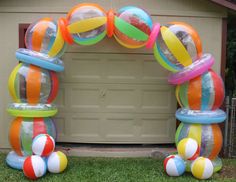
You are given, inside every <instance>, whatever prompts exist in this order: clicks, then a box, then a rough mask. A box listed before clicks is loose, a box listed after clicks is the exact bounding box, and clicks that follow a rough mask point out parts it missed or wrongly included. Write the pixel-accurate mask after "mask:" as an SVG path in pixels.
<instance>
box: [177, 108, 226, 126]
mask: <svg viewBox="0 0 236 182" xmlns="http://www.w3.org/2000/svg"><path fill="white" fill-rule="evenodd" d="M175 116H176V118H177V119H178V120H180V121H182V122H184V123H199V124H212V123H221V122H224V120H225V119H226V114H225V112H224V111H222V110H220V109H217V110H214V111H201V110H189V109H185V108H181V109H178V110H177V111H176V113H175Z"/></svg>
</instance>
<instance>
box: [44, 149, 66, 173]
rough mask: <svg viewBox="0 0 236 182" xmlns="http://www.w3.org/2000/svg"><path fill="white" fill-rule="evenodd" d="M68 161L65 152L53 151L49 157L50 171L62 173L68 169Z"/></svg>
mask: <svg viewBox="0 0 236 182" xmlns="http://www.w3.org/2000/svg"><path fill="white" fill-rule="evenodd" d="M67 163H68V161H67V157H66V155H65V154H64V153H63V152H60V151H57V152H53V153H51V155H50V156H49V157H48V159H47V166H48V171H49V172H51V173H61V172H63V171H64V170H65V169H66V167H67Z"/></svg>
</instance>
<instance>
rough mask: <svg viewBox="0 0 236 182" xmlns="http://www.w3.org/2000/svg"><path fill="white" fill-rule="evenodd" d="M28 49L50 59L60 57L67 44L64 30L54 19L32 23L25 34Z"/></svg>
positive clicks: (43, 19)
mask: <svg viewBox="0 0 236 182" xmlns="http://www.w3.org/2000/svg"><path fill="white" fill-rule="evenodd" d="M25 45H26V48H27V49H29V50H32V51H36V52H39V53H43V54H45V56H49V57H60V56H62V54H63V53H64V51H65V48H66V44H65V41H64V39H63V37H62V30H61V29H60V28H59V26H58V25H57V22H55V21H54V20H53V19H52V18H42V19H39V20H38V21H36V22H34V23H32V24H31V25H30V26H29V27H28V29H27V31H26V33H25Z"/></svg>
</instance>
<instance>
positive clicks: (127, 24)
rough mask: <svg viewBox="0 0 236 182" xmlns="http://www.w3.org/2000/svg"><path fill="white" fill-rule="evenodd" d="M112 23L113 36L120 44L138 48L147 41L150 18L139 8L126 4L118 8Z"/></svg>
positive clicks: (150, 27)
mask: <svg viewBox="0 0 236 182" xmlns="http://www.w3.org/2000/svg"><path fill="white" fill-rule="evenodd" d="M114 25H115V26H114V36H115V38H116V40H117V41H118V42H119V43H120V44H121V45H122V46H124V47H127V48H139V47H143V46H145V44H146V42H147V41H148V38H149V35H150V33H151V30H152V19H151V17H150V15H149V14H148V13H147V12H146V11H144V10H143V9H141V8H137V7H134V6H126V7H123V8H121V9H119V10H118V12H117V14H116V16H115V22H114Z"/></svg>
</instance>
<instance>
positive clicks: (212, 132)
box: [175, 123, 222, 160]
mask: <svg viewBox="0 0 236 182" xmlns="http://www.w3.org/2000/svg"><path fill="white" fill-rule="evenodd" d="M187 137H188V138H192V139H194V140H196V141H197V143H198V145H199V147H200V156H203V157H207V158H209V159H211V160H212V159H215V158H216V157H217V155H218V154H219V152H220V150H221V147H222V133H221V129H220V127H219V125H217V124H206V125H201V124H185V123H181V124H180V125H179V127H178V129H177V131H176V134H175V144H176V146H178V144H179V142H180V141H181V140H182V139H184V138H187Z"/></svg>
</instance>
